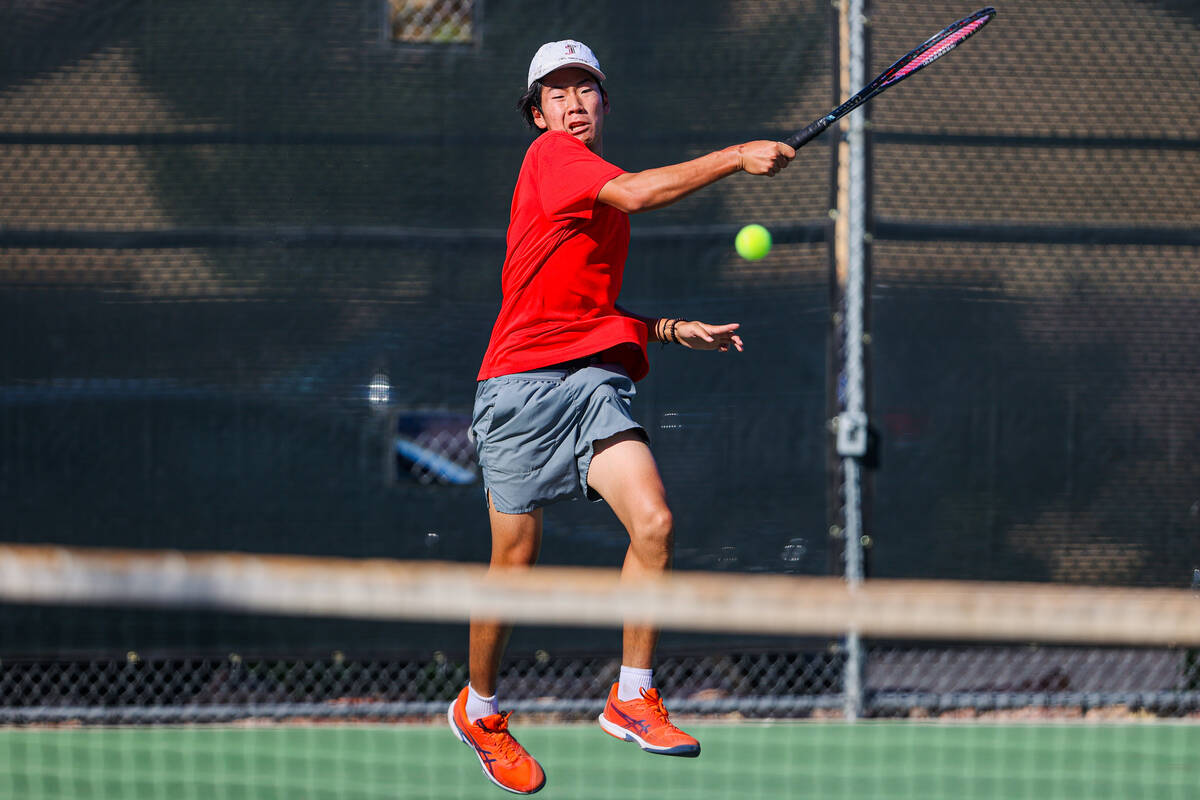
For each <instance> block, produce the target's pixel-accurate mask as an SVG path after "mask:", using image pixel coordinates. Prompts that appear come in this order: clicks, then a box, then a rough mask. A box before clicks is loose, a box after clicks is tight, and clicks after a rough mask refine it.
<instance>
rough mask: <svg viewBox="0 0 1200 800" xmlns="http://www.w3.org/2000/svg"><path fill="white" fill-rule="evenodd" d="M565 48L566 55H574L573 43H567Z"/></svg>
mask: <svg viewBox="0 0 1200 800" xmlns="http://www.w3.org/2000/svg"><path fill="white" fill-rule="evenodd" d="M566 50H567V55H569V56H573V55H575V45H573V44H569V45H567V47H566Z"/></svg>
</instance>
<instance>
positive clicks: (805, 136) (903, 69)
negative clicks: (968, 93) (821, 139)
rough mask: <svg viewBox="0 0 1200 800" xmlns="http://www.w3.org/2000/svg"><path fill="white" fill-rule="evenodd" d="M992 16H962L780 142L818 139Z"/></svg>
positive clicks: (801, 143)
mask: <svg viewBox="0 0 1200 800" xmlns="http://www.w3.org/2000/svg"><path fill="white" fill-rule="evenodd" d="M994 16H996V9H994V8H992V7H990V6H989V7H988V8H984V9H981V10H979V11H976V12H975V13H974V14H972V15H971V16H969V17H963V18H962V19H960V20H959V21H958V22H956V23H954V24H953V25H948V26H947V27H945V28H943V29H942V30H940V31H938V32H937V33H935V34H934V35H933V36H930V37H929V38H928V39H926V40H925V41H924V42H923V43H922V44H921V46H920V47H918V48H916V49H915V50H913V51H912V52H910V53H909V54H908V55H906V56H905V57H904V58H902V59H900V60H899V61H897V62H896V63H895V64H892V65H891V66H890V67H888V68H887V69H885V70H884V71H883V72H881V73H880V74H879V77H877V78H876V79H875V80H873V81H871V82H870V83H869V84H867V86H866V87H865V88H863V89H862V90H861V91H859V93H858V94H856V95H854V96H853V97H851V98H850V99H849V100H847V101H846V102H844V103H842V104H841V105H840V106H838V107H837V108H835V109H834V110H833V111H830V112H829V113H828V114H826V115H825V116H823V117H821V118H820V119H818V120H815V121H814V122H813V123H812V124H810V125H809V126H808V127H806V128H802V129H801V130H798V131H796V132H795V133H794V134H792V135H791V136H789V137H788V138H786V139H784V140H783V141H784V142H786V143H787V144H789V145H791V146H792V147H793V148H796V149H799V148H801V147H803V146H804V145H805V144H807V143H808V142H809V141H810V140H812V139H815V138H816V137H817V136H819V135H820V134H821V132H822V131H824V130H825V129H826V128H828V127H829V126H830V125H832V124H833V123H834V122H837V121H838V120H839V119H841V118H842V117H844V116H846V115H847V114H849V113H850V112H851V111H853V110H854V109H856V108H858V107H859V106H861V105H862V104H863V103H865V102H867V101H868V100H870V99H871V98H872V97H874V96H875V95H877V94H879V93H880V92H882V91H883V90H884V89H886V88H888V87H889V86H895V85H896V84H897V83H899V82H900V81H902V80H904V79H905V78H907V77H908V76H909V75H912V74H913V73H914V72H916V71H918V70H920V69H921V68H922V67H927V66H929V65H930V64H932V63H933V62H934V61H937V60H938V59H939V58H941V57H942V56H944V55H946V53H949V52H950V51H951V50H953V49H954V48H956V47H958V46H959V45H960V44H962V43H963V42H965V41H966V40H967V39H968V38H969V37H970V36H971V35H972V34H974V33H975V32H976V31H978V30H979V29H980V28H982V27H983V26H984V25H986V24H988V22H990V21H991V19H992V17H994Z"/></svg>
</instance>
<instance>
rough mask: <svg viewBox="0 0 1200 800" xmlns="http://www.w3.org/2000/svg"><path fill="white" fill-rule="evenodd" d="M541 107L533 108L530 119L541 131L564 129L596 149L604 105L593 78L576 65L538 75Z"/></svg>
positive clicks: (602, 124) (606, 109)
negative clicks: (542, 75) (541, 86)
mask: <svg viewBox="0 0 1200 800" xmlns="http://www.w3.org/2000/svg"><path fill="white" fill-rule="evenodd" d="M542 84H543V86H544V88H543V89H542V109H541V111H539V110H538V109H537V108H534V109H533V122H534V124H535V125H537V126H538V127H539V128H541V129H542V130H544V131H566V132H567V133H569V134H571V135H572V136H574V137H575V138H576V139H578V140H579V141H581V142H583V143H584V144H585V145H587V146H588V148H589V149H591V150H592V152H594V153H597V154H598V153H599V152H600V146H601V139H600V134H601V131H602V130H603V128H604V115H605V114H607V113H608V106H607V104H606V103H605V102H604V98H603V96H602V95H601V94H600V84H598V83H597V82H596V77H595V76H594V75H592V73H590V72H588V71H587V70H584V69H580V68H579V67H563V68H562V69H557V70H555V71H554V72H551V73H550V74H549V75H547V76H546V77H544V78H542Z"/></svg>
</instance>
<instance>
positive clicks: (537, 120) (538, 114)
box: [529, 106, 550, 130]
mask: <svg viewBox="0 0 1200 800" xmlns="http://www.w3.org/2000/svg"><path fill="white" fill-rule="evenodd" d="M529 110H530V112H532V114H533V124H534V125H537V126H538V127H539V128H541V129H542V130H546V129H548V128H549V127H550V123H548V122H546V118H545V117H544V116H542V110H541V109H540V108H538V107H537V106H533V107H532V108H530V109H529Z"/></svg>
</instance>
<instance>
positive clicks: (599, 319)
mask: <svg viewBox="0 0 1200 800" xmlns="http://www.w3.org/2000/svg"><path fill="white" fill-rule="evenodd" d="M603 80H604V73H603V72H602V71H601V70H600V64H599V63H598V62H597V60H596V57H595V56H594V55H593V54H592V51H591V50H590V49H588V48H587V47H586V46H585V45H583V44H581V43H579V42H576V41H571V40H567V41H560V42H550V43H548V44H545V45H543V46H542V47H541V48H540V49H539V50H538V51H537V54H536V55H534V57H533V62H532V63H531V64H530V67H529V77H528V82H527V87H528V89H527V91H526V93H525V96H524V97H523V98H522V100H521V111H522V114H523V115H524V116H525V119H526V121H527V122H528V123H529V124H530V126H531V127H533V128H534V129H536V130H537V132H538V137H537V139H535V140H534V142H533V144H532V145H531V146H530V147H529V150H528V151H527V153H526V155H525V160H524V163H523V164H522V165H521V171H520V174H519V176H518V178H517V186H516V190H515V192H514V195H513V202H512V214H511V221H510V224H509V229H508V251H507V255H506V258H505V262H504V269H503V272H502V275H501V288H502V290H503V302H502V305H501V309H500V314H499V317H498V319H497V320H496V324H495V327H494V328H493V331H492V338H491V342H490V344H489V346H488V349H487V353H486V354H485V356H484V359H483V366H482V368H481V369H480V372H479V376H478V377H479V381H480V382H479V385H478V391H477V393H476V399H475V412H474V421H473V423H472V426H471V430H472V435H473V437H474V439H475V444H476V448H477V450H478V453H479V463H480V467H481V469H482V472H483V480H484V485H485V487H486V493H487V501H488V512H489V516H490V520H491V530H492V557H491V564H492V566H493V567H496V568H511V567H527V566H531V565H533V564H534V562H535V561H536V560H537V556H538V551H539V549H540V546H541V538H542V509H543V507H545V506H547V505H550V504H551V503H554V502H557V501H559V500H566V499H569V498H574V497H588V498H589V499H592V500H599V499H604V500H605V501H606V502H607V503H608V505H609V507H611V508H612V510H613V512H614V513H615V514H616V515H617V518H618V519H619V520H620V521H621V523H622V524H623V525H624V526H625V528H626V530H627V531H628V532H629V541H630V544H629V550H628V551H627V553H626V556H625V563H624V566H623V567H622V575H623V576H624V577H628V578H633V579H636V578H637V577H639V576H652V575H657V574H661V573H662V572H664V571H665V570H667V569H669V568H670V564H671V551H672V536H673V528H672V518H671V511H670V509H669V508H668V506H667V499H666V492H665V490H664V489H663V483H662V479H661V478H660V477H659V473H658V468H657V467H656V466H655V462H654V457H653V456H652V455H651V453H650V448H649V447H648V446H647V438H648V437H647V435H646V432H645V431H644V430H643V429H642V428H641V427H640V426H639V425H638V424H637V423H636V422H634V421H633V419H632V417H631V416H630V400H631V398H632V397H633V395H634V387H633V384H634V381H637V380H640V379H641V378H643V377H644V376H645V375H646V373H647V372H648V371H649V364H648V362H647V357H646V345H647V342H654V341H661V342H671V343H676V344H680V345H682V346H684V347H687V348H690V349H693V350H719V351H721V352H726V351H728V350H730V349H731V348H732V349H735V350H739V351H740V350H741V349H742V340H741V338H740V337H739V336H738V335H737V333H736V331H737V329H738V325H737V324H736V323H733V324H725V325H710V324H708V323H703V322H695V321H687V320H679V319H666V318H646V317H641V316H638V315H636V314H632V313H630V312H628V311H625V310H624V309H622V308H620V307H619V306H618V305H617V304H616V301H617V295H618V293H619V292H620V289H621V278H622V273H623V270H624V265H625V257H626V254H627V253H628V249H629V216H628V215H629V214H634V213H638V212H641V211H648V210H650V209H654V208H661V207H663V206H666V205H669V204H671V203H673V202H675V201H676V200H679V199H680V198H682V197H684V196H686V195H688V194H690V193H691V192H694V191H696V190H697V189H700V188H702V187H704V186H707V185H709V184H711V183H714V182H715V181H717V180H720V179H721V178H724V177H726V176H728V175H732V174H734V173H736V172H748V173H750V174H752V175H774V174H776V173H777V172H778V171H779V170H781V169H783V168H784V167H785V166H787V164H788V162H789V161H790V160H791V159H792V158H793V157H794V156H795V151H794V150H792V148H790V147H788V146H787V145H785V144H782V143H779V142H770V141H757V142H748V143H746V144H741V145H737V146H734V147H729V148H726V149H724V150H720V151H717V152H714V153H710V154H708V155H706V156H703V157H701V158H697V159H695V160H693V161H687V162H684V163H680V164H674V165H671V166H666V167H660V168H657V169H651V170H647V171H645V172H638V173H629V172H625V171H624V170H622V169H620V168H619V167H616V166H613V165H612V164H610V163H608V162H607V161H605V160H604V159H603V158H602V153H603V133H604V121H605V117H606V115H607V114H608V111H609V103H608V95H607V92H606V91H605V89H604V88H603V86H602V84H601V82H602V81H603ZM510 630H511V626H509V625H507V624H505V623H503V622H499V621H494V620H483V619H473V620H472V621H471V633H470V684H469V685H468V686H467V687H466V688H464V689H463V690H462V692H461V693H460V694H459V696H458V698H457V699H456V700H455V701H454V702H453V703H452V704H451V706H450V709H449V711H448V717H449V720H450V726H451V728H453V730H454V732H455V733H456V734H457V735H458V737H459V738H460V739H461V740H462V741H463V742H465V743H466V744H468V745H470V746H471V747H473V748H474V750H475V753H476V755H477V756H478V758H479V761H480V764H481V765H482V766H483V771H484V774H485V775H487V776H488V778H489V779H490V780H492V782H494V783H496V784H497V785H499V786H500V787H502V788H504V789H507V790H509V791H511V792H516V793H520V794H530V793H533V792H536V791H538V790H539V789H540V788H542V786H543V785H544V784H545V773H544V772H543V771H542V768H541V766H540V765H539V764H538V763H537V761H535V760H534V759H533V758H532V757H531V756H530V755H529V754H528V753H527V752H526V751H525V749H524V748H522V747H521V745H520V744H518V743H517V741H516V739H515V738H513V736H512V734H511V733H510V732H509V731H508V714H507V713H501V712H500V709H499V705H498V701H497V699H496V696H495V695H496V680H497V675H498V673H499V667H500V658H501V656H502V654H503V652H504V647H505V645H506V643H507V641H508V635H509V632H510ZM657 639H658V631H657V630H655V629H654V628H650V627H641V626H627V627H626V628H625V631H624V637H623V658H622V666H621V675H620V681H619V682H618V683H616V684H614V685H613V687H612V689H611V691H610V692H609V696H608V702H607V704H606V706H605V709H604V713H603V714H601V716H600V725H601V727H602V728H603V730H604V731H606V732H607V733H609V734H611V735H612V736H615V737H617V738H619V739H623V740H625V741H631V742H635V743H637V744H638V746H640V747H641V748H642V749H643V750H646V751H647V752H650V753H659V754H664V755H676V756H695V755H698V754H699V753H700V744H699V743H698V742H697V741H696V740H695V739H694V738H692V737H691V736H689V735H688V734H686V733H684V732H683V731H681V730H679V728H677V727H675V726H674V725H672V724H671V721H670V718H669V716H668V714H667V711H666V709H665V707H664V706H663V701H662V698H661V697H660V696H659V694H658V691H657V690H656V689H655V688H654V686H653V674H652V670H651V665H652V659H653V654H654V648H655V644H656V642H657Z"/></svg>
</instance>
